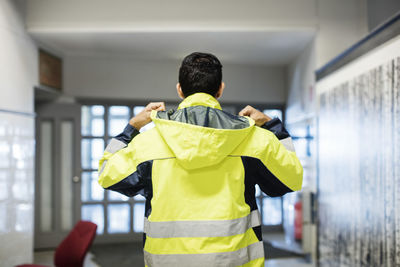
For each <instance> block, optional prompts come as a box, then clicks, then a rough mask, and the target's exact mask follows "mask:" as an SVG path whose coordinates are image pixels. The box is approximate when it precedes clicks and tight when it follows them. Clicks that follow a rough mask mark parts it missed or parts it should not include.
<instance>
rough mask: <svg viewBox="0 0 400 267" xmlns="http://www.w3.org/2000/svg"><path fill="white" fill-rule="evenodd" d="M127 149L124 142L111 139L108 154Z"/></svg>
mask: <svg viewBox="0 0 400 267" xmlns="http://www.w3.org/2000/svg"><path fill="white" fill-rule="evenodd" d="M124 147H126V144H125V143H124V142H122V141H119V140H118V139H116V138H113V139H111V141H110V143H109V144H108V145H107V147H106V150H105V151H107V152H110V153H112V154H114V153H115V152H117V151H118V150H121V149H122V148H124Z"/></svg>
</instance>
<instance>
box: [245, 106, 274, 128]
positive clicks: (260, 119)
mask: <svg viewBox="0 0 400 267" xmlns="http://www.w3.org/2000/svg"><path fill="white" fill-rule="evenodd" d="M239 116H248V117H250V118H252V119H253V120H254V121H255V124H256V125H257V126H262V125H264V123H266V122H268V121H270V120H271V118H270V117H268V116H267V115H265V114H264V113H262V112H261V111H259V110H258V109H255V108H253V107H252V106H246V107H245V108H244V109H242V110H241V111H240V112H239Z"/></svg>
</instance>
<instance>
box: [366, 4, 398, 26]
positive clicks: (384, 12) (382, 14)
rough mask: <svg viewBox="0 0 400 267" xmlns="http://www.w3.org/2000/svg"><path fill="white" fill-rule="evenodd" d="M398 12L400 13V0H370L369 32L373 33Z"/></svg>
mask: <svg viewBox="0 0 400 267" xmlns="http://www.w3.org/2000/svg"><path fill="white" fill-rule="evenodd" d="M398 12H400V1H398V0H368V28H369V30H370V31H372V30H373V29H374V28H375V27H377V26H378V25H380V24H382V23H383V22H385V21H386V20H387V19H389V18H390V17H391V16H393V15H395V14H396V13H398Z"/></svg>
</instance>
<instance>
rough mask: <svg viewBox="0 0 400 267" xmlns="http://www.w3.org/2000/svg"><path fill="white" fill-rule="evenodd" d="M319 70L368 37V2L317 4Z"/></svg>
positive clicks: (321, 1)
mask: <svg viewBox="0 0 400 267" xmlns="http://www.w3.org/2000/svg"><path fill="white" fill-rule="evenodd" d="M317 6H318V8H317V15H318V32H317V38H316V42H315V49H316V68H320V67H322V66H323V65H325V64H326V63H328V61H330V60H331V59H333V58H334V57H336V56H337V55H338V54H340V53H341V52H342V51H344V50H345V49H347V48H349V47H350V46H351V45H353V44H354V43H355V42H357V41H358V40H360V39H361V38H362V37H364V36H365V35H366V34H368V25H367V3H366V0H350V1H349V0H318V1H317Z"/></svg>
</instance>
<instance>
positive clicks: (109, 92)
mask: <svg viewBox="0 0 400 267" xmlns="http://www.w3.org/2000/svg"><path fill="white" fill-rule="evenodd" d="M179 66H180V62H174V61H172V62H166V61H165V62H155V61H138V60H130V59H121V58H115V57H112V58H105V57H103V58H102V57H66V58H65V60H64V79H65V93H66V94H67V95H70V96H76V97H92V98H93V97H95V98H105V99H135V100H145V101H150V100H172V101H177V100H178V97H177V94H176V89H175V86H176V83H177V81H178V69H179ZM285 77H286V70H285V68H284V67H266V66H245V65H226V64H224V67H223V80H224V82H225V83H226V89H225V92H224V96H223V97H222V99H221V100H222V101H224V102H238V101H241V102H242V101H244V102H257V103H280V104H281V103H284V102H285V98H286V92H285V91H286V90H285V88H286V84H285Z"/></svg>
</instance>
